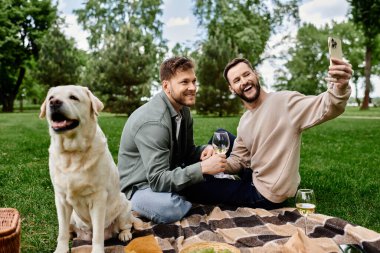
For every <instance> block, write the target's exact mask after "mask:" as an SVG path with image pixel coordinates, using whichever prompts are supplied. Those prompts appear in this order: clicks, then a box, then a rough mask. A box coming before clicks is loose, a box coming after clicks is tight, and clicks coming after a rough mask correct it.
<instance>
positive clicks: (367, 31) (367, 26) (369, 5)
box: [348, 0, 380, 48]
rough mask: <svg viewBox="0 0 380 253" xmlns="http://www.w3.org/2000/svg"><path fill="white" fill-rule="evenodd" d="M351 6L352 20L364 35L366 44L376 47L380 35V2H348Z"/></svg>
mask: <svg viewBox="0 0 380 253" xmlns="http://www.w3.org/2000/svg"><path fill="white" fill-rule="evenodd" d="M348 2H349V3H350V5H351V15H352V20H353V22H354V23H355V24H357V25H358V26H359V27H360V28H361V30H362V31H363V33H364V38H365V44H366V45H369V46H370V47H371V48H373V47H375V46H376V45H375V41H376V37H377V35H379V34H380V18H379V13H380V1H379V0H348Z"/></svg>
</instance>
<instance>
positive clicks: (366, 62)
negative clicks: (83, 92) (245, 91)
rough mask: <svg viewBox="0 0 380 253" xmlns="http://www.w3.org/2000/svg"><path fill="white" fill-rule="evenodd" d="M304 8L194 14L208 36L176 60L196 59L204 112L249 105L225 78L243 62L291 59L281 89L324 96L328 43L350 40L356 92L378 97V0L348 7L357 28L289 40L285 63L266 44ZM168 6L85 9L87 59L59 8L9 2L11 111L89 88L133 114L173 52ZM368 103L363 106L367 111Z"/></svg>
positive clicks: (235, 8) (6, 87) (98, 4)
mask: <svg viewBox="0 0 380 253" xmlns="http://www.w3.org/2000/svg"><path fill="white" fill-rule="evenodd" d="M298 2H299V1H298V0H290V1H280V0H273V1H269V0H267V1H257V0H230V1H227V0H193V5H194V9H193V12H194V14H195V16H196V17H197V19H198V22H199V26H201V27H202V28H204V29H205V32H206V33H205V34H206V36H205V37H203V38H202V39H201V40H198V41H196V42H195V43H194V45H193V47H189V46H188V45H184V44H177V45H175V46H174V48H173V49H172V54H174V55H185V56H188V57H192V58H194V59H195V63H196V67H197V68H196V71H197V78H198V82H199V92H198V94H197V103H196V110H197V112H198V113H200V114H213V115H218V116H224V115H230V114H236V113H238V112H239V111H240V110H241V108H242V107H241V103H240V102H239V101H238V99H237V98H235V96H233V95H232V94H231V92H230V91H229V89H228V84H227V82H226V81H225V80H224V78H223V70H224V67H225V65H226V64H227V62H229V61H230V60H231V59H233V58H235V57H245V58H247V59H249V60H250V61H251V62H252V64H253V65H254V66H258V65H259V64H261V63H262V62H263V61H264V60H265V59H268V58H271V59H276V58H281V59H286V61H287V62H286V63H285V64H284V66H283V67H282V68H281V69H279V70H276V73H275V75H276V76H275V78H276V85H275V88H276V89H291V90H297V91H300V92H302V93H305V94H317V93H320V92H322V91H324V90H325V89H326V82H325V81H324V80H323V78H324V77H325V76H326V75H327V66H328V57H329V56H328V49H327V37H328V36H329V35H337V36H339V37H341V38H342V42H343V53H344V56H345V58H347V59H348V60H349V61H350V63H351V64H352V65H353V69H354V70H355V72H354V76H353V78H352V81H353V83H354V84H355V88H356V91H358V90H359V88H361V86H360V85H362V83H363V80H365V87H366V91H365V96H367V95H368V100H369V99H370V98H369V92H370V91H371V89H372V85H371V83H370V75H369V74H371V73H379V72H380V64H379V62H380V35H379V29H380V28H379V27H380V26H379V23H378V22H380V21H379V19H378V17H377V16H376V15H378V13H379V0H371V1H359V0H350V1H349V2H350V4H351V6H352V8H351V10H350V11H351V14H352V22H344V23H339V24H338V23H333V24H331V25H327V26H325V27H323V28H316V27H315V26H313V25H311V24H305V25H303V26H302V27H300V28H299V31H298V34H297V37H296V38H294V37H293V36H288V38H291V39H295V40H294V41H295V43H294V46H292V47H291V48H290V49H289V51H286V52H285V53H284V55H279V54H278V53H277V52H278V51H277V52H276V51H275V50H272V49H273V48H269V47H268V45H267V44H268V40H269V38H270V36H272V35H275V34H278V33H281V35H284V36H283V38H285V37H286V36H287V34H284V30H283V29H282V28H284V27H286V21H287V20H292V21H294V20H295V21H296V22H297V24H298V21H299V18H298ZM162 6H163V0H144V1H135V0H127V1H120V0H99V1H97V0H88V1H86V2H85V4H84V5H83V8H81V9H78V10H76V11H75V13H76V14H77V17H78V21H79V23H80V24H81V25H82V26H83V28H84V29H85V30H87V31H89V34H90V36H89V37H88V41H89V45H90V50H89V51H88V52H84V51H81V50H78V49H77V48H75V44H74V40H73V39H68V38H66V36H65V35H64V34H63V32H62V27H63V25H64V24H63V23H62V22H61V21H60V20H58V19H57V16H56V7H54V6H52V5H51V2H50V0H41V1H38V0H30V1H25V0H2V4H1V5H0V103H1V105H3V107H2V108H3V111H12V110H13V103H14V100H15V99H16V98H18V99H20V101H22V99H23V98H24V97H25V95H26V96H27V97H29V98H33V100H34V101H37V100H38V98H40V97H41V96H42V95H41V94H43V96H44V95H45V94H46V91H45V88H47V87H50V86H56V85H64V84H82V85H85V86H89V87H90V88H91V89H93V91H94V92H95V93H96V94H97V96H99V97H100V98H101V99H102V101H103V102H105V104H106V109H108V110H109V111H112V112H123V113H127V114H129V113H130V112H132V111H133V110H134V109H135V108H137V107H138V106H140V105H141V104H142V103H144V102H145V101H146V100H147V99H148V98H149V97H150V96H151V92H152V90H153V89H152V88H154V86H158V85H159V78H158V73H159V64H160V63H161V61H162V58H163V57H164V56H165V54H166V52H167V50H168V48H167V46H166V41H165V40H164V39H163V38H162V26H163V24H162V22H161V20H160V17H161V14H162V9H161V8H162ZM283 23H285V25H283ZM354 23H355V24H356V25H357V26H356V27H355V26H354V25H353V24H354ZM293 24H294V22H292V23H291V25H293ZM281 43H283V41H281V42H280V43H279V44H281ZM275 54H277V55H275ZM364 77H365V78H364ZM23 80H24V81H23ZM264 85H265V84H264ZM356 95H358V92H356ZM40 99H41V98H40ZM356 100H357V102H358V103H359V102H360V101H359V98H357V99H356ZM366 103H367V101H366V99H365V100H364V103H363V107H365V104H366Z"/></svg>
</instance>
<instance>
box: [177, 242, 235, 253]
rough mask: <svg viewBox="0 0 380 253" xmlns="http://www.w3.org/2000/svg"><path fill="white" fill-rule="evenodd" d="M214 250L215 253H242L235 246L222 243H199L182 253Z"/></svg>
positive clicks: (184, 249)
mask: <svg viewBox="0 0 380 253" xmlns="http://www.w3.org/2000/svg"><path fill="white" fill-rule="evenodd" d="M209 248H211V249H214V250H215V252H218V250H229V251H231V252H232V253H240V250H239V249H238V248H235V247H234V246H231V245H229V244H227V243H221V242H197V243H193V244H190V245H189V246H187V247H185V248H183V249H182V250H181V251H180V253H190V252H193V251H195V250H202V249H209Z"/></svg>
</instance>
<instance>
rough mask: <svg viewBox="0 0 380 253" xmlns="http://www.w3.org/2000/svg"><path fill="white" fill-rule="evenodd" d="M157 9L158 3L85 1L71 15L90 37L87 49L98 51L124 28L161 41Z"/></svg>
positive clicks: (131, 0)
mask: <svg viewBox="0 0 380 253" xmlns="http://www.w3.org/2000/svg"><path fill="white" fill-rule="evenodd" d="M161 5H162V0H144V1H135V0H126V1H120V0H100V1H99V0H89V1H86V3H85V6H84V8H83V9H78V10H75V11H74V13H76V14H77V16H78V22H79V23H80V24H82V25H83V28H84V29H85V30H88V31H89V32H90V34H91V36H90V37H89V44H90V47H91V48H99V47H101V46H102V45H104V42H105V41H106V40H107V39H108V37H109V36H114V35H115V34H117V33H119V32H120V31H121V28H122V27H123V26H124V25H126V24H128V25H129V26H130V27H133V28H140V29H142V31H143V33H144V34H151V35H152V36H153V37H155V38H156V39H158V40H161V37H162V22H161V21H160V20H159V19H158V18H157V17H158V16H160V15H161V14H162V10H161Z"/></svg>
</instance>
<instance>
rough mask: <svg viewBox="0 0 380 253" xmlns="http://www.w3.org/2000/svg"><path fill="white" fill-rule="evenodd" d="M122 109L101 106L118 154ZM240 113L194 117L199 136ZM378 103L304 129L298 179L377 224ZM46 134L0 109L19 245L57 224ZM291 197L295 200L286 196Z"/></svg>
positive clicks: (3, 167) (339, 212) (332, 205)
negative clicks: (119, 111) (107, 111)
mask: <svg viewBox="0 0 380 253" xmlns="http://www.w3.org/2000/svg"><path fill="white" fill-rule="evenodd" d="M126 119H127V118H126V117H124V116H115V115H111V114H101V117H100V118H99V123H100V125H101V127H102V129H103V131H104V132H105V134H106V136H107V138H108V143H109V147H110V150H111V153H112V154H113V156H114V158H115V161H117V152H118V145H119V141H120V135H121V131H122V129H123V126H124V123H125V121H126ZM238 122H239V117H228V118H214V117H201V116H195V117H194V137H195V142H196V143H197V144H203V143H206V142H207V141H208V140H209V138H210V137H211V135H212V132H213V131H214V130H215V129H216V128H219V127H223V128H226V129H228V130H230V131H231V132H233V133H236V126H237V124H238ZM379 128H380V108H371V110H370V111H364V112H362V111H359V110H358V109H357V108H348V109H347V111H346V112H345V113H344V115H343V116H342V117H340V118H338V119H335V120H333V121H330V122H327V123H325V124H323V125H320V126H317V127H314V128H312V129H309V130H307V131H306V132H304V134H303V137H302V150H301V165H300V173H301V177H302V180H301V187H308V188H313V189H314V190H315V192H316V197H317V212H319V213H323V214H326V215H331V216H336V217H340V218H342V219H344V220H347V221H349V222H352V223H354V224H358V225H361V226H364V227H367V228H370V229H372V230H375V231H378V232H380V212H379V211H378V210H380V180H379V178H380V156H379V150H380V131H379ZM48 146H49V134H48V129H47V124H46V121H45V120H39V119H38V113H37V112H36V113H14V114H0V207H14V208H17V209H18V210H19V211H20V213H21V217H22V252H27V253H29V252H39V253H41V252H52V251H54V248H55V244H56V236H57V231H58V225H57V218H56V211H55V205H54V194H53V188H52V185H51V182H50V178H49V171H48ZM288 203H289V205H293V202H292V200H290V201H289V202H288Z"/></svg>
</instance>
